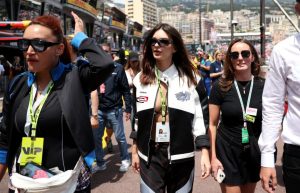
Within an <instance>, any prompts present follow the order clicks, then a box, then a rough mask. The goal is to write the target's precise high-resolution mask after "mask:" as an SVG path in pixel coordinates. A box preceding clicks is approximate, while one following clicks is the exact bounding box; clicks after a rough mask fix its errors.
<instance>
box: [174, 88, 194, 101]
mask: <svg viewBox="0 0 300 193" xmlns="http://www.w3.org/2000/svg"><path fill="white" fill-rule="evenodd" d="M175 96H176V99H177V100H179V101H182V102H184V101H188V100H190V98H191V93H190V92H187V91H185V92H178V93H176V94H175Z"/></svg>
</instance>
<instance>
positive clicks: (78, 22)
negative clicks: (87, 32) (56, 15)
mask: <svg viewBox="0 0 300 193" xmlns="http://www.w3.org/2000/svg"><path fill="white" fill-rule="evenodd" d="M71 14H72V16H73V18H74V21H75V29H74V35H76V34H77V33H78V32H84V23H83V21H82V19H81V18H80V17H78V15H77V14H76V13H74V12H73V11H72V12H71Z"/></svg>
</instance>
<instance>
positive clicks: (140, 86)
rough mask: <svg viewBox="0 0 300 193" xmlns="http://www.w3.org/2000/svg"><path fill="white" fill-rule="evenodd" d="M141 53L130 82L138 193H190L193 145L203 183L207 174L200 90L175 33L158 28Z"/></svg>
mask: <svg viewBox="0 0 300 193" xmlns="http://www.w3.org/2000/svg"><path fill="white" fill-rule="evenodd" d="M144 49H145V50H144V57H143V62H142V63H143V64H142V72H140V73H139V74H138V75H137V76H136V77H135V79H134V81H133V84H134V92H135V97H136V103H137V104H136V121H137V125H136V126H135V128H133V131H132V133H131V138H133V146H132V166H133V168H134V170H135V171H136V172H139V173H140V175H141V182H140V183H141V186H140V188H141V189H140V191H141V192H142V193H150V192H155V193H163V192H165V191H166V190H167V192H168V193H173V192H183V193H187V192H192V189H193V180H194V164H195V163H194V162H195V161H194V156H195V152H194V149H195V145H194V139H195V143H196V146H197V147H198V148H201V150H202V156H201V170H202V178H206V177H207V176H208V175H209V173H210V162H209V153H208V148H209V140H208V136H207V133H206V132H207V126H208V109H207V97H206V92H205V88H204V84H203V82H202V81H201V79H200V77H199V76H198V75H197V73H196V72H195V70H194V68H193V66H192V64H191V62H190V60H189V58H188V55H187V51H186V50H185V48H184V44H183V41H182V38H181V36H180V34H179V32H178V31H177V30H176V29H175V28H174V27H172V26H170V25H168V24H158V25H157V26H156V27H154V28H153V30H152V31H151V32H150V33H149V35H148V36H147V38H146V40H145V47H144Z"/></svg>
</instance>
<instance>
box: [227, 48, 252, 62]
mask: <svg viewBox="0 0 300 193" xmlns="http://www.w3.org/2000/svg"><path fill="white" fill-rule="evenodd" d="M250 54H251V52H250V51H249V50H243V51H241V55H242V57H243V59H246V58H249V56H250ZM239 55H240V53H239V52H231V53H230V58H231V59H233V60H236V59H238V58H239Z"/></svg>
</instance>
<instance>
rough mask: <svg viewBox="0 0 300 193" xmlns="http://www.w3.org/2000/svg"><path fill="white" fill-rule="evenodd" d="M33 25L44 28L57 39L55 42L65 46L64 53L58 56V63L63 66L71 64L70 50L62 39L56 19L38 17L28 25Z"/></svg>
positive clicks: (47, 16)
mask: <svg viewBox="0 0 300 193" xmlns="http://www.w3.org/2000/svg"><path fill="white" fill-rule="evenodd" d="M33 24H37V25H42V26H45V27H47V28H49V29H50V30H51V31H52V34H53V35H54V36H55V37H56V38H57V42H59V43H63V44H64V45H65V48H64V52H63V54H62V55H61V56H60V61H61V62H63V63H64V64H68V63H71V54H70V50H69V49H70V48H69V46H68V42H67V40H66V38H65V37H64V34H63V31H62V28H61V26H60V21H59V20H58V18H57V17H55V16H52V15H43V16H38V17H36V18H34V19H33V20H32V21H31V23H30V25H33Z"/></svg>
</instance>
